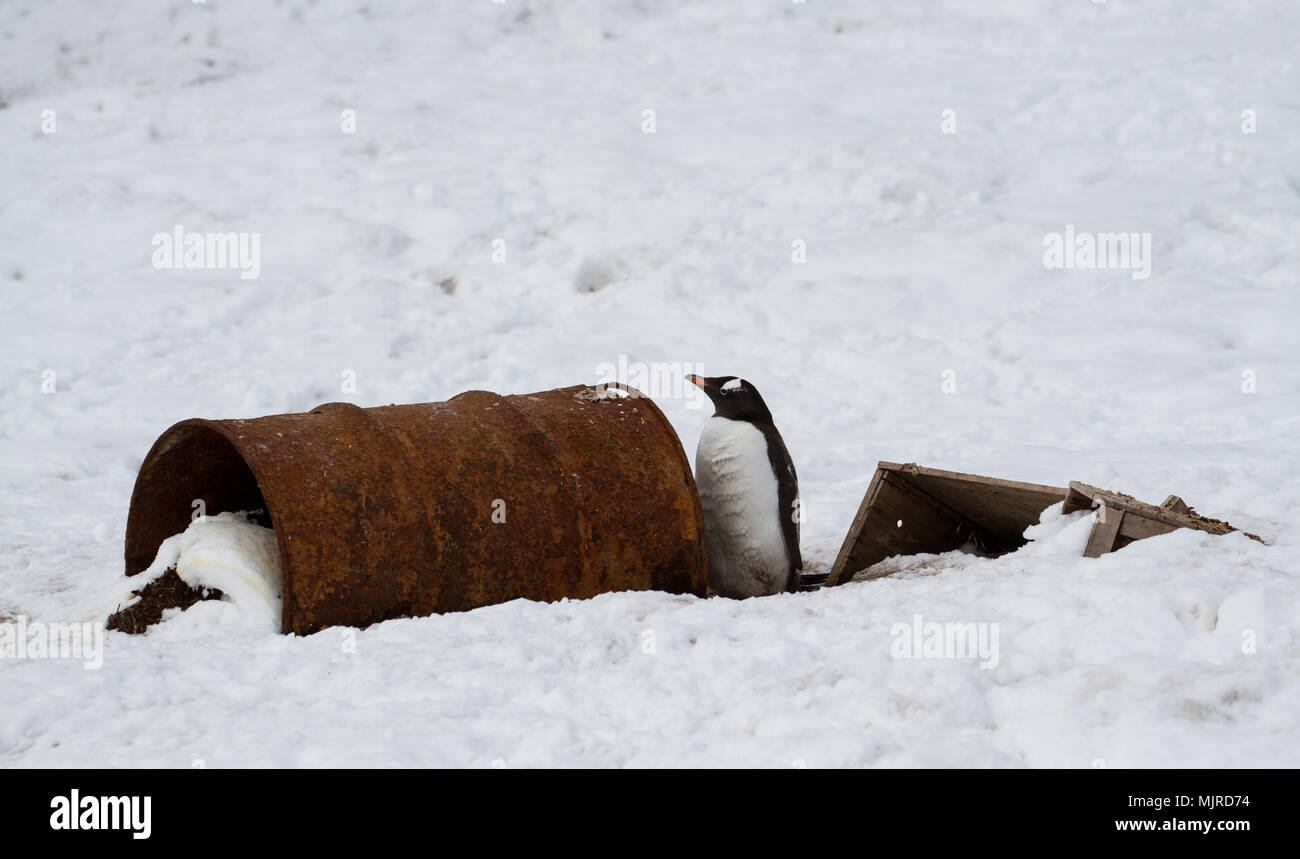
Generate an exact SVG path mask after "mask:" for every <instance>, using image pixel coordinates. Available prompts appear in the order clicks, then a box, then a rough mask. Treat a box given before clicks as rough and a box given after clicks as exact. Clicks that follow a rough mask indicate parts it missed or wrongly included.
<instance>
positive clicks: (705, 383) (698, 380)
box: [686, 376, 709, 388]
mask: <svg viewBox="0 0 1300 859" xmlns="http://www.w3.org/2000/svg"><path fill="white" fill-rule="evenodd" d="M686 381H688V382H690V383H691V384H692V385H698V386H700V387H701V388H708V387H709V380H708V379H706V378H704V377H703V376H687V377H686Z"/></svg>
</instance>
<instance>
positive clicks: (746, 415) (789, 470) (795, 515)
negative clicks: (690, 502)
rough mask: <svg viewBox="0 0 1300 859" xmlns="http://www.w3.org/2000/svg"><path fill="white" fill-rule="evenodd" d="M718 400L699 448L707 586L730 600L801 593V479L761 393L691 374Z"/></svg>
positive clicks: (736, 382)
mask: <svg viewBox="0 0 1300 859" xmlns="http://www.w3.org/2000/svg"><path fill="white" fill-rule="evenodd" d="M686 378H687V380H688V381H690V382H693V383H694V384H696V385H699V386H700V387H701V388H703V389H704V392H705V393H706V394H708V395H709V399H710V400H712V401H713V406H714V409H715V411H714V413H713V417H711V418H709V420H708V422H707V423H705V425H704V432H703V433H701V435H700V445H699V447H698V448H697V449H696V451H695V482H696V485H698V487H699V490H700V504H701V506H702V507H703V508H704V539H705V543H706V544H707V546H708V551H709V589H710V590H712V591H713V592H714V593H715V594H718V595H719V596H724V597H732V598H735V599H742V598H744V597H755V596H766V595H768V594H775V593H780V592H781V591H785V590H791V591H793V590H795V588H796V586H797V585H798V581H799V577H798V575H797V573H798V571H799V569H800V567H802V566H803V560H802V558H801V557H800V555H799V519H800V515H799V514H800V511H799V478H798V477H797V476H796V475H795V471H794V463H793V462H792V461H791V460H790V453H789V451H787V450H786V449H785V442H784V441H782V440H781V434H780V433H779V432H777V431H776V424H774V423H772V413H771V412H770V411H768V409H767V404H766V403H764V402H763V398H762V397H761V396H759V393H758V390H757V389H756V388H755V387H754V386H753V385H751V384H750V383H749V382H746V381H745V380H744V379H738V378H736V377H735V376H710V377H707V378H706V377H703V376H687V377H686Z"/></svg>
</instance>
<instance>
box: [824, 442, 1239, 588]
mask: <svg viewBox="0 0 1300 859" xmlns="http://www.w3.org/2000/svg"><path fill="white" fill-rule="evenodd" d="M1060 501H1064V502H1065V504H1064V506H1063V510H1064V512H1066V513H1072V512H1074V511H1076V510H1083V509H1087V508H1094V507H1095V508H1098V510H1099V512H1098V515H1097V522H1096V524H1095V525H1094V526H1093V530H1092V535H1091V537H1090V538H1089V540H1088V547H1087V549H1086V550H1085V552H1084V555H1085V557H1089V558H1095V557H1099V556H1100V555H1103V554H1105V553H1106V552H1112V551H1114V550H1116V549H1121V548H1123V547H1124V546H1127V545H1128V544H1129V543H1131V542H1133V541H1134V540H1141V539H1143V538H1145V537H1154V536H1156V535H1157V534H1165V533H1168V532H1169V531H1173V530H1174V529H1176V528H1195V529H1198V530H1201V531H1208V532H1210V533H1213V534H1224V533H1227V532H1228V531H1232V530H1236V529H1234V528H1233V527H1232V526H1231V525H1229V524H1228V523H1227V522H1220V521H1219V520H1217V519H1209V518H1207V517H1204V516H1201V515H1199V514H1197V513H1196V511H1194V510H1192V509H1190V508H1189V507H1187V505H1186V504H1184V503H1183V501H1182V499H1180V498H1178V497H1177V496H1173V495H1171V496H1170V497H1169V498H1168V499H1167V500H1166V501H1165V504H1164V506H1162V507H1156V506H1154V505H1152V504H1145V503H1143V502H1141V501H1138V500H1137V499H1135V498H1132V497H1131V496H1128V495H1123V494H1121V493H1118V492H1109V491H1107V490H1104V489H1098V488H1097V487H1095V486H1089V485H1088V484H1086V483H1079V482H1077V481H1075V482H1071V483H1070V485H1069V487H1068V488H1067V487H1064V486H1047V485H1043V484H1039V483H1023V482H1021V481H1016V480H1004V479H1002V478H999V477H985V476H982V475H978V474H963V473H961V472H957V471H943V470H940V469H937V468H925V467H924V466H919V465H916V464H912V463H909V464H907V465H900V464H898V463H894V462H881V463H879V464H878V465H877V467H876V473H875V475H874V476H873V477H872V478H871V485H870V486H868V487H867V492H866V495H865V496H863V499H862V504H861V506H859V508H858V513H857V515H856V516H855V517H854V518H853V525H852V526H851V527H850V528H849V533H848V536H847V537H846V538H845V540H844V545H843V546H841V547H840V552H839V555H838V556H836V558H835V563H834V564H833V565H832V567H831V571H830V574H829V575H828V577H827V582H826V584H827V585H828V586H830V585H837V584H842V583H844V582H846V581H848V580H849V579H851V578H852V577H853V576H854V574H856V573H858V572H861V571H862V570H865V569H867V568H868V567H871V566H872V565H874V564H876V563H878V562H880V561H883V560H884V559H885V558H889V557H893V556H894V555H916V554H922V553H924V554H939V553H941V552H950V551H952V550H953V549H961V548H963V547H967V548H970V549H972V550H975V551H978V552H979V553H980V554H982V555H985V556H989V557H997V556H998V555H1002V554H1005V553H1007V552H1012V551H1015V550H1016V549H1018V548H1020V547H1021V546H1023V545H1025V543H1026V542H1028V541H1027V540H1026V539H1025V536H1024V533H1025V529H1026V528H1028V527H1029V526H1030V525H1035V524H1037V523H1038V521H1039V516H1040V515H1041V513H1042V512H1043V510H1045V509H1046V508H1048V507H1050V506H1052V505H1053V504H1056V503H1057V502H1060ZM1247 536H1249V537H1252V538H1254V539H1256V540H1258V539H1259V538H1258V537H1256V536H1255V535H1254V534H1248V535H1247ZM880 575H886V573H883V572H882V573H880ZM874 577H875V576H871V578H874Z"/></svg>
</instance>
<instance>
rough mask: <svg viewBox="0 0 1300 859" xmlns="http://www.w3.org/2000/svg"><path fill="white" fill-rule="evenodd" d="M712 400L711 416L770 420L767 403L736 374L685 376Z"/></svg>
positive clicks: (743, 419)
mask: <svg viewBox="0 0 1300 859" xmlns="http://www.w3.org/2000/svg"><path fill="white" fill-rule="evenodd" d="M686 380H687V381H688V382H691V383H692V384H695V385H698V386H699V387H701V388H703V389H704V393H706V394H708V395H709V399H710V400H712V401H713V409H714V411H713V416H714V417H719V418H730V419H731V420H733V421H763V420H765V421H770V420H772V413H771V412H770V411H768V408H767V403H765V402H763V397H762V396H761V395H760V394H759V393H758V388H755V387H754V386H753V385H751V384H750V383H749V382H746V381H745V380H744V379H741V378H739V377H737V376H687V377H686Z"/></svg>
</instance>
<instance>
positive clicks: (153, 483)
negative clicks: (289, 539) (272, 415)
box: [126, 421, 275, 576]
mask: <svg viewBox="0 0 1300 859" xmlns="http://www.w3.org/2000/svg"><path fill="white" fill-rule="evenodd" d="M205 423H206V422H204V421H186V422H183V423H180V424H177V425H176V426H174V427H172V428H171V429H170V430H168V431H167V432H166V433H164V434H163V436H162V437H161V438H159V439H158V441H157V443H155V444H154V446H153V449H152V450H151V451H149V455H148V456H147V457H145V461H144V463H143V464H142V465H141V466H140V475H139V477H138V478H137V479H136V486H135V491H134V493H133V495H132V497H131V511H130V514H129V515H128V517H127V524H126V574H127V575H128V576H130V575H135V574H136V573H139V572H140V571H142V570H144V569H145V568H147V567H148V566H149V565H150V564H151V563H153V560H154V557H155V556H156V555H157V554H158V547H159V546H160V545H162V542H163V540H166V539H167V538H168V537H171V536H172V535H174V534H179V533H181V532H182V531H184V530H185V529H186V528H188V527H189V525H190V523H191V522H192V521H193V520H194V519H195V518H196V517H197V516H199V515H201V514H204V515H208V516H214V515H216V514H218V513H224V512H227V511H229V512H240V511H245V512H248V513H250V514H252V515H251V516H250V518H253V519H254V520H255V521H257V522H258V523H259V524H262V525H265V526H267V527H270V528H274V527H275V525H274V522H273V521H272V516H271V513H270V510H269V509H268V507H267V504H266V500H265V498H264V497H263V494H262V490H261V488H260V487H259V486H258V484H257V478H256V477H255V476H254V475H253V471H252V469H251V468H249V466H248V463H246V462H245V461H244V459H243V457H242V456H240V454H239V451H238V450H237V449H236V448H235V446H234V445H233V444H232V443H231V442H230V441H229V440H228V439H226V438H225V436H223V435H222V434H221V433H220V432H218V431H216V430H215V429H213V428H212V427H210V426H206V425H205Z"/></svg>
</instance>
